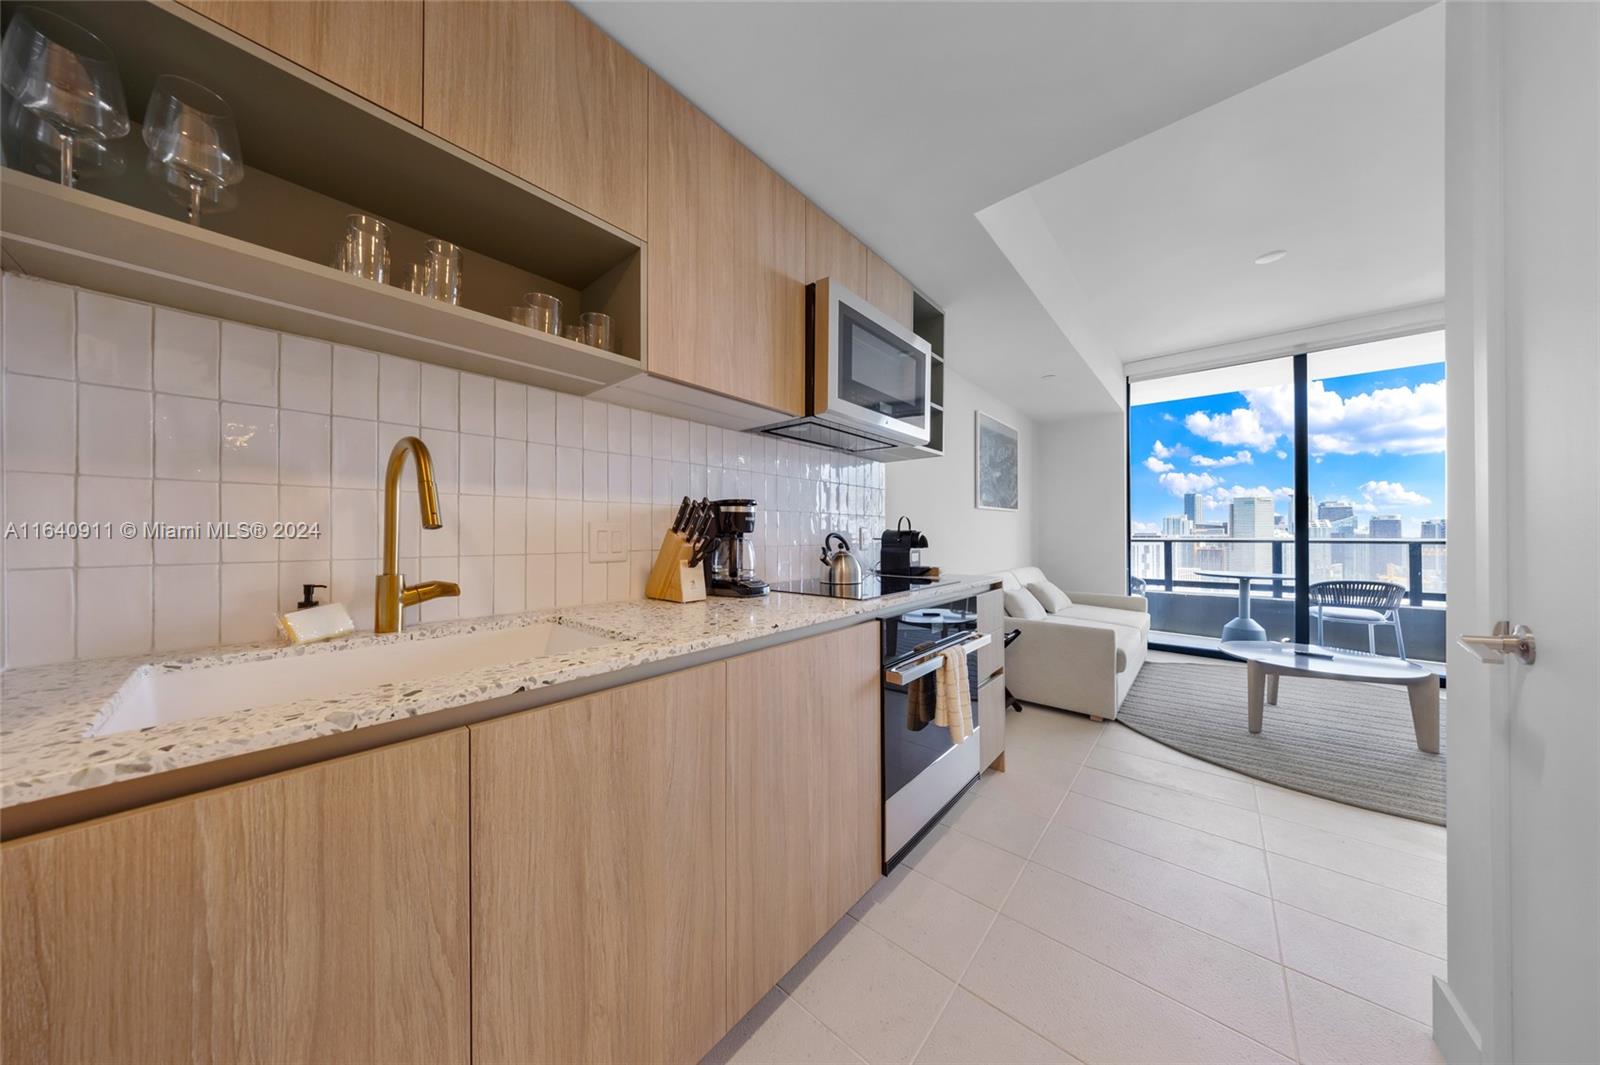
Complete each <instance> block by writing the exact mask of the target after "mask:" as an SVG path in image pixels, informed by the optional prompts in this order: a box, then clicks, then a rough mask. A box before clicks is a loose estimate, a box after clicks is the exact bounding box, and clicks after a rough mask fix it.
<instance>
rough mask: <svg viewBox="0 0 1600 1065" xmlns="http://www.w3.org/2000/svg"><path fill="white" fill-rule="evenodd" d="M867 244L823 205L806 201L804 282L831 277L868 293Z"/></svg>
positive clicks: (864, 293) (851, 288)
mask: <svg viewBox="0 0 1600 1065" xmlns="http://www.w3.org/2000/svg"><path fill="white" fill-rule="evenodd" d="M867 254H868V253H867V246H866V245H865V244H863V243H861V242H860V241H859V240H857V239H856V238H855V234H853V233H851V232H850V231H849V230H848V229H846V228H845V227H844V226H841V225H840V224H839V223H838V222H835V221H834V220H833V219H832V218H831V217H829V216H828V215H827V214H826V213H825V212H824V211H823V210H822V208H820V207H818V206H817V205H816V204H814V203H812V202H811V201H810V200H807V201H806V277H805V279H806V283H807V284H810V283H811V282H812V281H816V280H818V279H819V278H824V277H827V278H832V279H833V280H835V281H838V282H839V283H840V284H842V285H843V286H844V287H845V288H847V289H849V290H850V291H851V292H854V293H855V294H856V295H858V296H860V297H862V298H863V299H865V298H866V295H867Z"/></svg>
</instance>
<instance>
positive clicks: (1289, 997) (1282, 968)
mask: <svg viewBox="0 0 1600 1065" xmlns="http://www.w3.org/2000/svg"><path fill="white" fill-rule="evenodd" d="M1250 792H1251V794H1252V795H1254V796H1255V800H1256V819H1257V820H1260V818H1261V789H1260V788H1258V787H1254V786H1252V787H1251V789H1250ZM1261 842H1262V843H1265V842H1266V833H1265V832H1263V833H1262V834H1261ZM1262 857H1263V859H1265V857H1266V855H1265V850H1264V849H1263V854H1262ZM1263 864H1264V865H1265V866H1266V867H1267V900H1268V901H1267V906H1268V907H1269V908H1270V909H1271V910H1272V936H1273V938H1274V939H1275V940H1276V941H1277V944H1278V979H1279V981H1280V982H1281V983H1282V984H1283V1004H1284V1007H1285V1008H1286V1009H1288V1011H1289V1038H1290V1040H1291V1045H1292V1046H1293V1047H1294V1060H1295V1061H1301V1060H1303V1059H1302V1058H1301V1056H1300V1025H1299V1024H1298V1023H1297V1022H1296V1020H1295V1016H1294V995H1293V993H1292V992H1290V990H1289V967H1288V965H1287V962H1288V955H1287V954H1286V953H1285V952H1284V949H1283V929H1282V928H1280V927H1279V926H1278V899H1277V896H1276V894H1274V892H1273V887H1272V862H1271V861H1266V860H1264V861H1263Z"/></svg>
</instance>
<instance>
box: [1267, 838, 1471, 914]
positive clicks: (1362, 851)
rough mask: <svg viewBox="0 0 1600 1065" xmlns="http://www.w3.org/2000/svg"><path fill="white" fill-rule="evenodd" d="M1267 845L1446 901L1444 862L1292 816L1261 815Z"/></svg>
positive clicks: (1272, 849)
mask: <svg viewBox="0 0 1600 1065" xmlns="http://www.w3.org/2000/svg"><path fill="white" fill-rule="evenodd" d="M1261 828H1262V832H1263V834H1264V836H1265V838H1266V844H1267V850H1268V851H1270V852H1271V853H1273V854H1282V855H1284V856H1286V857H1289V858H1295V859H1298V860H1300V861H1302V862H1309V863H1310V864H1312V865H1320V866H1322V867H1323V868H1324V869H1332V870H1333V871H1335V872H1338V873H1345V874H1346V875H1348V876H1353V877H1355V878H1356V879H1358V880H1366V881H1368V882H1370V883H1374V884H1382V885H1383V886H1384V887H1391V888H1394V889H1395V890H1396V891H1404V892H1407V893H1409V894H1412V895H1417V896H1420V897H1422V898H1425V899H1428V900H1429V901H1431V902H1438V903H1443V902H1444V901H1445V863H1444V862H1441V861H1437V860H1435V859H1433V858H1423V857H1419V856H1418V855H1415V854H1408V853H1406V852H1405V851H1397V850H1394V849H1392V848H1390V847H1384V846H1380V845H1379V844H1376V843H1368V842H1366V841H1365V840H1359V839H1351V838H1350V837H1349V836H1341V835H1338V834H1336V833H1333V832H1326V831H1323V830H1322V829H1320V828H1312V827H1311V826H1310V825H1302V824H1298V823H1296V822H1294V821H1281V820H1279V819H1278V818H1275V817H1263V818H1262V819H1261Z"/></svg>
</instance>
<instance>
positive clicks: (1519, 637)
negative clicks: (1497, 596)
mask: <svg viewBox="0 0 1600 1065" xmlns="http://www.w3.org/2000/svg"><path fill="white" fill-rule="evenodd" d="M1456 643H1457V644H1459V645H1460V646H1461V647H1462V648H1464V649H1465V650H1468V651H1471V652H1472V655H1473V657H1474V658H1476V659H1477V660H1478V661H1480V662H1486V663H1488V664H1489V665H1491V666H1498V665H1500V664H1502V663H1503V662H1505V660H1506V655H1516V656H1517V657H1518V658H1520V659H1522V660H1523V661H1524V662H1526V663H1527V664H1528V665H1530V666H1531V665H1533V663H1534V661H1535V660H1536V659H1537V658H1538V644H1537V641H1535V640H1534V637H1533V630H1532V629H1530V628H1528V626H1526V625H1518V626H1517V627H1516V628H1512V627H1511V622H1509V621H1497V622H1495V626H1494V635H1492V636H1463V637H1461V638H1460V639H1458V640H1456Z"/></svg>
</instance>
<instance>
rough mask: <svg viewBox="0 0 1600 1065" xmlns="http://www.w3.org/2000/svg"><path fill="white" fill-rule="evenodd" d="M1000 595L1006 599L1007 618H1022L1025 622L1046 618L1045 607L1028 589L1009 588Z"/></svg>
mask: <svg viewBox="0 0 1600 1065" xmlns="http://www.w3.org/2000/svg"><path fill="white" fill-rule="evenodd" d="M1000 594H1001V595H1002V596H1004V597H1005V604H1006V617H1008V618H1022V619H1023V620H1024V621H1040V620H1042V619H1043V618H1044V613H1045V612H1044V607H1042V606H1040V605H1039V600H1037V599H1035V598H1034V597H1033V593H1032V592H1030V591H1028V590H1027V589H1026V588H1017V589H1015V590H1012V589H1010V588H1007V589H1005V591H1003V592H1001V593H1000Z"/></svg>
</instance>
